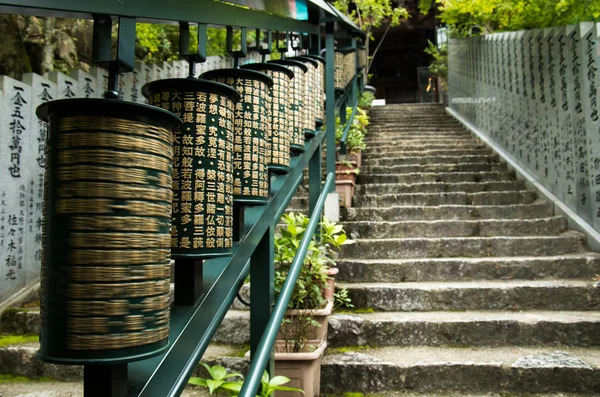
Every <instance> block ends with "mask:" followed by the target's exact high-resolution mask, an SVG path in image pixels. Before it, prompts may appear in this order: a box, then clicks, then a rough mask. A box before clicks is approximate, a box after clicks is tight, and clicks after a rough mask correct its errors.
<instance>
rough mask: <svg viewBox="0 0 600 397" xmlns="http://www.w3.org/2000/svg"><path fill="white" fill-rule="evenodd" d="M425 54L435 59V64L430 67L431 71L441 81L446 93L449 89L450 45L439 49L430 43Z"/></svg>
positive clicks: (444, 45) (443, 45)
mask: <svg viewBox="0 0 600 397" xmlns="http://www.w3.org/2000/svg"><path fill="white" fill-rule="evenodd" d="M425 53H426V54H429V55H431V56H432V57H433V62H431V64H430V65H429V70H430V71H431V73H433V74H434V75H436V76H437V77H438V78H439V79H440V82H441V83H442V88H443V89H444V91H445V90H446V89H447V88H448V45H447V44H442V45H441V46H440V48H438V47H437V46H436V45H435V44H433V43H432V42H431V41H429V42H428V43H427V48H425Z"/></svg>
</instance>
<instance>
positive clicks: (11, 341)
mask: <svg viewBox="0 0 600 397" xmlns="http://www.w3.org/2000/svg"><path fill="white" fill-rule="evenodd" d="M38 341H39V336H38V335H10V334H8V335H7V334H5V335H0V347H4V346H9V345H17V344H19V343H31V342H38Z"/></svg>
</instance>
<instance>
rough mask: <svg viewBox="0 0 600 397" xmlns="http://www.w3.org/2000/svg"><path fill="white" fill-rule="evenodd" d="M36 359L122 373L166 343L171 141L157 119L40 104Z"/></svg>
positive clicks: (141, 108)
mask: <svg viewBox="0 0 600 397" xmlns="http://www.w3.org/2000/svg"><path fill="white" fill-rule="evenodd" d="M37 115H38V117H39V118H40V119H42V120H44V121H47V122H48V123H49V126H48V141H47V145H46V155H47V162H46V178H45V186H44V189H45V199H44V222H43V226H42V228H43V230H42V238H43V257H42V275H41V292H40V298H41V333H40V353H39V354H40V356H41V357H42V358H43V359H44V360H45V361H49V362H55V363H62V364H89V363H98V362H102V363H124V362H129V361H134V360H141V359H145V358H148V357H151V356H154V355H156V354H159V353H161V352H162V351H164V350H165V349H166V348H167V346H168V339H167V338H168V335H169V304H170V299H169V289H170V288H169V287H170V283H169V279H170V274H171V266H170V259H171V258H170V250H169V246H170V240H171V233H170V229H171V195H172V193H171V171H172V155H173V145H172V141H173V131H175V130H177V129H179V127H180V125H181V120H180V119H179V118H178V117H177V116H175V115H174V114H172V113H170V112H167V111H164V110H162V109H159V108H156V107H153V106H147V105H141V104H135V103H127V102H122V101H118V100H106V99H67V100H60V101H53V102H48V103H45V104H43V105H41V106H39V107H38V109H37Z"/></svg>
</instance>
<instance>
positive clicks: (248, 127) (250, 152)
mask: <svg viewBox="0 0 600 397" xmlns="http://www.w3.org/2000/svg"><path fill="white" fill-rule="evenodd" d="M202 78H204V79H208V80H214V81H218V82H220V83H224V84H227V85H228V86H231V87H233V88H235V89H236V90H237V91H238V92H239V93H240V94H241V100H240V101H239V102H238V103H237V104H236V106H235V124H234V145H233V156H234V157H233V200H234V201H235V202H236V203H239V204H245V205H252V204H264V203H266V202H267V201H268V200H269V171H268V168H267V167H268V163H269V157H270V156H269V150H268V144H267V142H268V141H267V139H268V136H269V128H270V127H271V125H270V121H271V120H270V117H269V115H270V112H271V88H272V87H273V80H272V79H271V78H270V77H269V76H267V75H266V74H264V73H260V72H257V71H254V70H247V69H217V70H211V71H209V72H206V73H204V74H203V75H202Z"/></svg>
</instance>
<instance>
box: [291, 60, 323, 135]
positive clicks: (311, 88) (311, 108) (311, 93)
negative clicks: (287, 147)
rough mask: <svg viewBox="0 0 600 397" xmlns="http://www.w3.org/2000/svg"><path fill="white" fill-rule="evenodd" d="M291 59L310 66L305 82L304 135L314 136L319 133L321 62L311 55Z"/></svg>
mask: <svg viewBox="0 0 600 397" xmlns="http://www.w3.org/2000/svg"><path fill="white" fill-rule="evenodd" d="M289 59H291V60H295V61H299V62H302V63H304V64H305V65H306V67H307V68H308V72H307V73H306V81H305V84H304V90H303V91H304V94H303V97H304V108H305V109H306V110H305V112H304V122H305V125H304V135H305V136H306V137H307V138H312V137H314V136H315V135H316V134H317V130H316V118H317V95H316V94H317V88H318V87H317V73H318V72H317V68H318V67H319V62H317V61H316V60H314V59H311V58H309V57H304V56H298V57H294V58H289Z"/></svg>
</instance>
